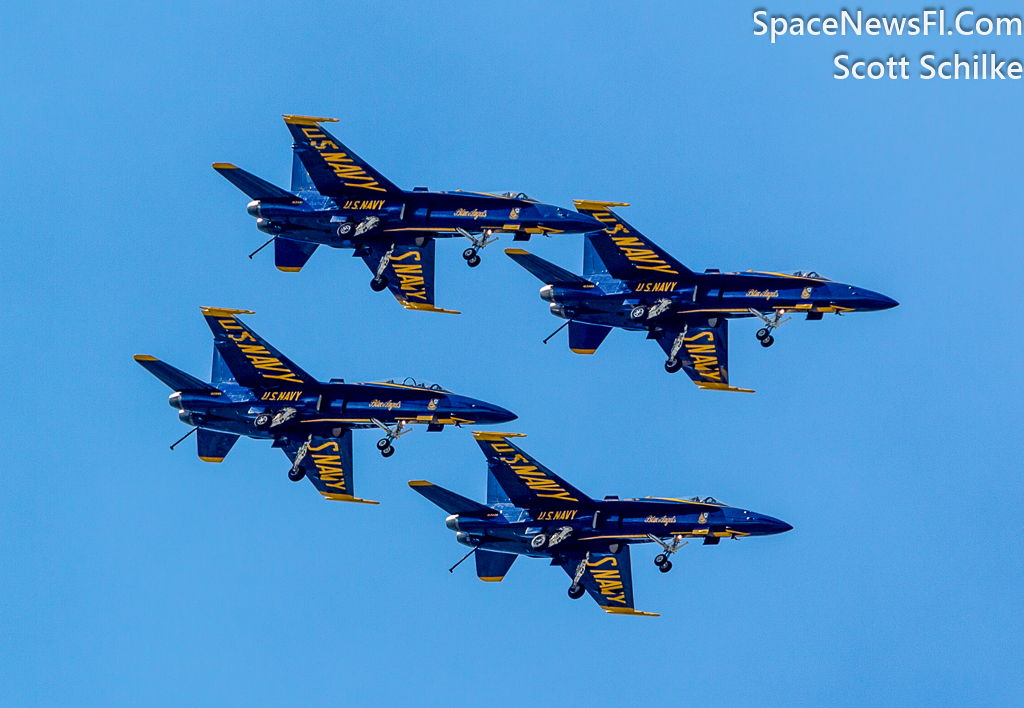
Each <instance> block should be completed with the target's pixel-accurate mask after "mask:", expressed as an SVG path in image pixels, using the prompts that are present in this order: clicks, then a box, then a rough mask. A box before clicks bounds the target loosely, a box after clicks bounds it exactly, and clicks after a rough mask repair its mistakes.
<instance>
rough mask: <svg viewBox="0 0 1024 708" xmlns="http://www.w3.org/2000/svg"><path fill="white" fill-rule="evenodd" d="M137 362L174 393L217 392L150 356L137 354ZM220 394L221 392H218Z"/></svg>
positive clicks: (193, 377) (206, 384) (204, 383)
mask: <svg viewBox="0 0 1024 708" xmlns="http://www.w3.org/2000/svg"><path fill="white" fill-rule="evenodd" d="M135 361H137V362H139V363H140V364H142V368H144V369H145V370H146V371H148V372H149V373H151V374H153V376H155V377H157V378H158V379H160V380H161V381H163V382H164V383H165V384H167V385H168V386H170V387H171V390H173V391H216V390H217V389H215V388H214V387H213V386H211V385H210V384H208V383H206V382H205V381H200V380H199V379H197V378H196V377H195V376H192V375H191V374H186V373H185V372H184V371H182V370H181V369H176V368H174V367H173V366H171V365H170V364H167V363H165V362H162V361H160V360H159V359H157V358H156V357H153V356H150V355H149V354H136V355H135ZM218 393H219V391H218Z"/></svg>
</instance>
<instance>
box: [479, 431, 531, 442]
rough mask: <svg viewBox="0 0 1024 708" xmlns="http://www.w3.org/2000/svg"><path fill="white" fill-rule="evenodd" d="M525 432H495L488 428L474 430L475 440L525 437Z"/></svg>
mask: <svg viewBox="0 0 1024 708" xmlns="http://www.w3.org/2000/svg"><path fill="white" fill-rule="evenodd" d="M525 437H526V433H496V432H492V431H489V430H474V431H473V438H474V439H476V440H504V439H505V438H525Z"/></svg>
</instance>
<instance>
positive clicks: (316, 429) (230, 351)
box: [135, 115, 898, 615]
mask: <svg viewBox="0 0 1024 708" xmlns="http://www.w3.org/2000/svg"><path fill="white" fill-rule="evenodd" d="M284 119H285V124H286V125H287V127H288V130H289V131H290V133H291V136H292V140H293V144H292V179H291V185H290V189H288V190H285V189H282V188H280V187H277V186H275V185H273V184H271V183H270V182H267V181H265V180H263V179H260V178H259V177H256V176H255V175H253V174H251V173H249V172H246V171H245V170H242V169H240V168H238V167H236V166H235V165H233V164H229V163H215V164H214V165H213V167H214V169H215V170H216V171H217V172H218V173H219V174H221V175H223V176H224V177H225V178H226V179H227V180H228V181H230V182H231V183H232V184H233V185H235V186H236V187H238V188H239V189H240V190H241V191H242V192H244V193H245V194H246V195H248V197H249V198H250V199H251V200H252V201H250V202H249V204H248V207H247V211H248V213H249V214H250V215H252V216H253V217H255V218H256V226H257V228H258V229H260V230H261V231H263V232H265V233H266V234H268V235H269V236H270V237H271V238H270V240H269V241H267V242H266V243H264V244H263V246H261V247H260V248H259V249H257V250H256V251H255V252H253V254H251V255H250V258H252V257H253V256H254V255H255V254H256V253H258V252H259V251H260V250H262V249H263V248H265V247H266V246H269V245H270V244H271V243H273V244H274V258H275V263H276V265H277V268H278V269H279V270H282V271H285V272H299V271H300V270H302V268H303V266H304V265H305V264H306V263H307V261H308V260H309V258H310V257H311V256H312V255H313V253H314V252H315V251H316V250H317V249H318V248H319V247H320V246H329V247H331V248H343V249H350V250H352V251H353V255H355V256H359V257H360V258H362V259H363V261H364V262H365V263H366V265H367V266H368V267H369V269H370V271H371V273H372V274H373V275H372V279H371V281H370V286H371V288H372V289H373V290H375V291H383V290H385V289H389V290H390V291H391V293H392V294H393V295H394V296H395V298H396V299H397V300H398V301H399V303H400V304H401V305H402V306H403V307H405V308H407V309H411V310H418V311H427V312H445V313H455V314H458V313H456V312H455V311H454V310H446V309H443V308H440V307H437V306H436V305H435V299H434V263H435V252H436V242H437V239H440V238H465V239H467V240H468V241H469V244H470V245H469V247H467V248H466V249H465V250H464V251H463V253H462V256H463V258H464V259H465V260H466V263H467V264H468V265H469V266H470V267H476V266H477V265H479V264H480V255H479V252H480V251H481V250H482V249H483V248H485V247H486V246H488V245H490V244H492V243H493V242H494V241H495V240H496V239H497V238H498V236H499V235H501V234H506V235H511V236H512V238H513V240H514V241H526V240H529V239H530V237H531V236H533V235H536V234H543V235H552V234H566V233H581V234H584V235H583V273H582V275H577V274H575V273H573V272H571V271H569V270H566V269H564V268H562V267H560V266H557V265H555V264H553V263H550V262H548V261H546V260H544V259H542V258H540V257H538V256H536V255H533V254H531V253H529V252H527V251H526V250H523V249H522V248H510V249H506V250H505V253H506V254H507V255H508V256H509V257H510V258H511V259H512V260H514V261H515V262H516V263H518V264H519V265H520V266H522V267H523V268H525V269H526V270H527V271H529V272H530V273H532V274H533V275H534V276H536V277H537V278H539V279H540V280H541V281H542V283H543V287H541V289H540V296H541V298H542V299H543V300H545V301H546V302H548V303H549V308H550V311H551V312H552V314H554V315H556V316H557V317H559V318H562V319H564V320H567V321H566V322H565V324H563V325H562V327H559V329H558V330H556V332H558V331H560V330H561V329H562V328H563V327H568V329H569V347H570V349H571V350H572V351H574V352H576V353H578V354H593V353H595V352H596V351H597V349H598V347H599V346H600V345H601V343H602V342H603V341H604V340H605V338H606V337H607V336H608V334H609V333H610V332H611V330H612V329H614V328H619V329H624V330H628V331H639V332H645V333H646V335H647V338H648V339H653V340H654V341H656V342H657V343H658V345H659V346H660V347H661V348H662V350H663V351H664V352H665V355H666V359H665V370H666V371H668V372H670V373H675V372H677V371H680V370H682V371H685V372H686V373H687V375H688V376H689V377H690V379H692V380H693V382H694V383H696V384H697V386H699V387H700V388H703V389H711V390H721V391H744V392H750V391H751V389H746V388H738V387H735V386H733V385H732V384H731V383H730V381H729V371H728V356H729V329H728V326H729V320H732V319H742V318H756V319H758V320H760V321H761V324H762V326H761V327H760V329H759V330H758V331H757V339H758V341H759V342H760V344H761V346H762V347H766V348H767V347H770V346H772V344H773V343H774V342H775V334H774V333H775V330H776V329H778V327H779V326H781V325H782V324H784V323H785V322H788V321H789V320H790V319H791V318H792V316H794V315H798V314H803V315H805V317H806V319H808V320H821V319H822V318H823V317H824V315H825V314H837V315H843V314H848V313H853V312H869V311H876V310H884V309H888V308H892V307H895V306H896V305H897V304H898V303H897V302H896V301H895V300H893V299H891V298H889V297H886V296H885V295H882V294H880V293H877V292H873V291H871V290H867V289H865V288H861V287H858V286H854V285H847V284H844V283H838V282H835V281H832V280H829V279H827V278H824V277H822V276H821V275H819V274H818V273H815V272H798V273H792V274H786V273H777V272H762V271H745V272H735V273H723V272H720V271H719V270H717V269H708V270H705V271H704V272H702V273H697V272H694V271H692V270H690V269H689V268H687V267H686V266H685V265H683V264H682V263H681V262H679V261H677V260H676V259H675V258H673V257H672V256H671V255H669V253H667V252H666V251H665V250H663V249H662V248H661V247H659V246H658V245H657V244H655V243H654V242H653V241H651V240H650V239H649V238H647V237H646V236H644V235H643V234H642V233H640V232H639V231H638V230H637V229H636V228H634V227H633V226H631V225H630V224H628V223H627V222H626V221H625V220H624V219H622V217H621V216H619V215H618V214H617V213H616V212H615V211H613V207H625V206H628V204H625V203H622V202H600V201H587V200H578V201H576V202H575V205H576V211H570V210H566V209H562V208H560V207H556V206H552V205H549V204H543V203H541V202H538V201H536V200H534V199H531V198H530V197H528V196H527V195H525V194H523V193H521V192H508V193H501V194H490V193H483V192H464V191H461V190H457V191H445V192H432V191H429V190H427V189H426V188H424V187H416V188H414V189H412V190H411V191H407V190H403V189H401V188H399V187H398V186H396V185H395V184H394V183H392V182H391V181H389V180H388V179H387V178H386V177H384V175H383V174H381V173H380V172H378V171H377V170H376V169H374V168H373V167H371V166H370V165H369V164H368V163H367V162H366V161H365V160H363V159H362V158H360V157H359V156H357V155H356V154H355V153H354V152H353V151H352V150H351V149H350V148H349V147H347V146H346V145H345V144H343V143H342V142H341V141H339V140H338V139H337V138H336V137H335V136H333V135H331V133H330V132H328V131H327V129H325V128H324V126H323V124H324V123H330V122H334V119H331V118H316V117H310V116H300V115H286V116H284ZM201 309H202V313H203V317H204V318H205V320H206V322H207V324H208V325H209V327H210V330H211V331H212V333H213V339H214V351H213V367H212V372H211V375H210V381H209V382H207V381H204V380H202V379H199V378H196V377H194V376H192V375H190V374H188V373H185V372H184V371H181V370H180V369H177V368H175V367H173V366H171V365H170V364H167V363H165V362H162V361H160V360H158V359H157V358H155V357H153V356H149V355H142V354H139V355H136V356H135V360H136V361H138V362H139V364H141V365H142V366H143V367H144V368H145V369H146V370H147V371H149V372H150V373H151V374H153V375H154V376H155V377H156V378H158V379H159V380H160V381H162V382H163V383H164V384H166V385H167V386H168V387H169V388H170V389H171V391H172V393H171V395H170V398H169V399H168V402H169V403H170V405H171V406H172V407H173V408H175V409H177V411H178V417H179V419H180V420H181V421H182V422H184V423H186V424H187V425H189V426H190V427H191V428H192V429H191V430H190V431H189V432H188V433H187V434H186V435H184V436H183V437H182V438H180V439H179V440H178V441H177V442H175V443H174V444H173V445H171V449H174V448H175V447H176V446H177V445H178V444H179V443H181V442H182V441H183V440H185V439H186V438H188V437H189V436H190V435H193V434H195V435H196V441H197V451H198V454H199V457H200V458H201V459H202V460H204V461H206V462H221V461H223V460H224V458H225V457H226V456H227V454H228V452H229V451H230V450H231V449H232V447H233V446H234V444H235V443H236V442H237V441H238V439H239V438H240V437H242V436H246V437H249V438H253V439H256V440H270V441H272V446H273V447H276V448H280V449H281V450H282V451H283V452H284V453H285V455H286V456H287V457H288V459H289V461H290V462H291V466H290V468H289V470H288V478H289V479H291V480H292V481H296V482H298V481H300V480H302V479H303V478H304V477H305V478H307V479H309V481H310V482H311V483H312V484H313V486H314V487H315V488H316V490H317V491H318V492H320V494H321V495H322V496H323V497H325V498H326V499H330V500H336V501H344V502H358V503H364V504H377V502H375V501H371V500H368V499H363V498H360V497H358V496H356V493H355V488H354V484H353V443H352V440H353V431H356V430H362V429H372V430H378V431H380V433H381V434H382V437H381V438H380V439H379V440H378V441H377V449H378V450H379V451H380V453H381V455H382V456H383V457H390V456H392V455H393V454H394V452H395V447H394V443H395V441H396V440H398V439H399V438H400V437H402V436H404V435H405V434H407V433H408V432H410V431H411V430H412V428H413V426H416V425H423V426H425V427H426V430H427V431H428V432H440V431H442V430H444V429H445V427H446V426H454V427H463V426H469V425H473V426H476V425H483V426H489V425H498V424H501V423H507V422H509V421H512V420H515V419H516V416H515V415H514V414H513V413H512V412H510V411H508V410H506V409H504V408H501V407H500V406H497V405H494V404H491V403H487V402H485V401H481V400H478V399H474V398H468V397H465V396H461V395H458V394H455V393H452V392H451V391H449V390H447V389H445V388H442V387H441V386H439V385H437V384H430V383H425V382H420V381H417V380H415V379H413V378H411V377H407V378H403V379H401V380H398V379H391V380H381V381H370V382H364V383H348V382H346V381H345V380H344V379H340V378H332V379H330V380H328V381H326V382H323V381H319V380H318V379H316V378H314V377H313V376H312V375H310V374H308V373H306V372H305V371H303V370H302V369H301V368H299V366H298V365H297V364H295V362H293V361H292V360H290V359H289V358H288V357H286V356H285V355H284V354H282V353H281V352H280V351H278V350H277V349H275V348H274V347H273V346H272V345H271V344H270V343H269V342H267V341H266V340H264V339H263V338H262V337H260V336H259V335H258V334H256V332H254V331H253V330H252V329H251V328H250V327H249V326H248V325H247V324H245V323H244V322H243V321H242V320H241V319H240V318H239V315H251V314H254V313H253V312H252V311H250V310H235V309H227V308H219V307H203V308H201ZM552 336H553V335H552ZM549 339H550V337H549ZM545 341H547V340H545ZM473 435H474V438H475V439H476V441H477V443H478V444H479V445H480V448H481V450H482V451H483V453H484V456H485V458H486V460H487V497H486V502H485V503H481V502H477V501H474V500H472V499H469V498H467V497H463V496H460V495H459V494H456V493H455V492H452V491H449V490H447V489H444V488H443V487H440V486H437V485H435V484H432V483H430V482H427V481H424V480H414V481H411V482H409V485H410V487H411V488H412V489H413V490H415V491H416V492H418V493H419V494H421V495H422V496H424V497H425V498H426V499H428V500H429V501H431V502H433V503H434V504H436V505H437V506H439V507H441V508H442V509H443V510H444V511H445V512H446V513H447V514H448V517H447V519H446V522H445V523H446V526H447V527H448V528H449V529H451V530H452V531H454V532H455V534H456V540H457V541H458V542H459V543H461V544H464V545H466V546H469V548H470V550H469V553H467V554H466V555H465V556H464V557H463V558H462V560H460V561H459V562H458V563H456V564H455V566H453V567H452V570H454V568H455V567H457V566H458V565H459V564H461V563H462V562H463V561H465V560H466V559H468V558H469V556H470V555H475V561H476V569H477V575H478V576H479V577H480V579H482V580H485V581H488V582H497V581H501V580H502V579H503V578H504V577H505V575H506V574H507V573H508V571H509V569H510V568H511V566H512V564H513V562H514V561H515V560H516V558H518V557H519V556H528V557H531V558H544V559H547V560H549V561H550V563H551V564H552V565H556V566H559V567H561V568H562V570H563V571H564V572H565V573H566V575H567V576H568V577H569V579H570V585H569V589H568V594H569V596H570V597H571V598H573V599H578V598H581V597H583V596H584V595H585V594H590V596H591V597H592V598H593V599H594V600H595V601H596V602H597V604H598V605H599V606H600V607H601V608H602V609H604V610H605V611H606V612H608V613H611V614H621V615H651V614H653V613H648V612H640V611H638V610H636V608H635V607H634V603H633V580H632V569H631V564H630V563H631V562H630V546H632V545H637V544H648V543H649V544H653V545H654V546H655V547H656V548H657V554H656V557H655V558H654V563H655V565H656V566H657V567H658V569H659V570H660V571H661V572H662V573H667V572H668V571H670V570H671V569H672V560H671V559H672V556H673V555H674V554H675V553H676V552H677V551H679V549H681V548H682V547H683V546H685V545H687V544H688V543H689V541H688V540H687V539H702V541H703V544H704V545H717V544H719V543H720V542H721V540H722V539H724V538H728V539H733V540H736V539H741V538H748V537H754V536H768V535H774V534H779V533H783V532H785V531H789V530H790V529H791V528H792V527H791V526H790V525H789V524H787V523H786V522H784V521H780V520H779V519H776V518H773V517H770V516H765V515H764V514H760V513H756V512H753V511H750V510H747V509H742V508H740V507H732V506H728V505H726V504H723V503H722V502H720V501H718V500H717V499H715V498H713V497H691V498H686V499H684V498H663V497H644V498H639V499H619V498H618V497H616V496H606V497H604V498H603V499H595V498H591V497H589V496H587V495H586V494H585V493H583V492H582V491H581V490H580V489H578V488H576V487H575V486H573V485H571V484H570V483H569V482H567V481H566V480H564V479H562V478H561V477H559V476H558V475H556V474H555V473H554V472H552V471H551V470H549V469H548V468H547V467H545V466H544V465H543V464H541V463H540V462H539V461H538V460H536V459H535V458H533V457H532V456H530V455H529V454H528V453H526V452H525V451H524V450H522V449H521V448H520V447H519V446H518V445H517V444H516V443H515V442H514V439H516V438H519V437H523V436H522V435H520V434H515V433H503V432H493V431H488V432H479V431H478V432H474V433H473Z"/></svg>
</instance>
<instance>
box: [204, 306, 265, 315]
mask: <svg viewBox="0 0 1024 708" xmlns="http://www.w3.org/2000/svg"><path fill="white" fill-rule="evenodd" d="M199 309H200V310H201V311H202V313H203V314H204V315H210V316H212V317H227V316H230V315H255V314H256V313H255V312H253V311H252V310H232V309H230V308H228V307H207V306H202V307H200V308H199Z"/></svg>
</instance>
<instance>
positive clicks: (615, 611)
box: [604, 607, 661, 617]
mask: <svg viewBox="0 0 1024 708" xmlns="http://www.w3.org/2000/svg"><path fill="white" fill-rule="evenodd" d="M604 611H605V612H607V613H608V614H610V615H635V616H637V617H661V615H659V614H658V613H657V612H641V611H640V610H634V609H633V608H631V607H606V608H604Z"/></svg>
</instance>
